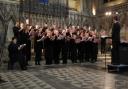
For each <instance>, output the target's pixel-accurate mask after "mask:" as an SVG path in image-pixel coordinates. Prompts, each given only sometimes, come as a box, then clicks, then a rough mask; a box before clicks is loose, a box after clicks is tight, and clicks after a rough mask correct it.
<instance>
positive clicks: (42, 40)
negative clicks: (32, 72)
mask: <svg viewBox="0 0 128 89" xmlns="http://www.w3.org/2000/svg"><path fill="white" fill-rule="evenodd" d="M13 32H14V38H13V39H12V42H11V44H10V45H9V48H8V49H9V57H10V61H9V66H11V68H13V65H14V63H15V61H17V60H19V63H20V65H21V68H22V69H26V68H27V67H26V66H27V65H28V61H29V60H31V47H33V48H34V54H35V65H40V61H41V58H42V57H41V56H42V49H43V50H44V51H43V52H44V56H45V61H46V65H50V64H59V63H60V60H62V61H63V64H67V60H69V59H70V60H71V61H72V63H77V62H80V63H83V62H96V61H97V54H98V38H97V32H96V31H95V30H93V29H92V30H90V29H89V27H88V26H84V27H81V28H80V27H79V26H77V27H75V26H68V27H65V28H64V29H62V28H60V27H57V26H56V25H53V26H51V27H48V26H47V24H45V25H44V27H43V28H41V27H37V26H36V27H34V26H29V25H26V26H24V25H23V24H22V25H21V26H19V25H18V24H16V26H14V27H13ZM16 41H17V42H16ZM13 46H14V47H13ZM17 55H18V56H17Z"/></svg>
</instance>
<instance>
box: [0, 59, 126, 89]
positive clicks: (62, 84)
mask: <svg viewBox="0 0 128 89" xmlns="http://www.w3.org/2000/svg"><path fill="white" fill-rule="evenodd" d="M101 65H102V66H101ZM103 67H104V62H100V61H98V62H97V63H95V64H92V63H83V64H68V65H52V66H45V65H43V64H42V65H41V66H35V65H34V63H31V66H29V68H28V70H26V71H20V70H17V69H16V70H13V71H8V70H6V69H4V70H3V69H2V70H1V72H0V76H1V77H2V79H4V80H5V81H7V82H5V83H1V84H0V89H128V75H127V73H126V74H115V73H108V72H107V71H106V70H105V69H103Z"/></svg>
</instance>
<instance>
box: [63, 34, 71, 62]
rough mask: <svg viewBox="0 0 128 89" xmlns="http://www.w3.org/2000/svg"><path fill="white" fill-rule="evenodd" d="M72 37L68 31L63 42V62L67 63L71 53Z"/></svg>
mask: <svg viewBox="0 0 128 89" xmlns="http://www.w3.org/2000/svg"><path fill="white" fill-rule="evenodd" d="M70 38H71V35H70V34H69V33H66V36H65V37H64V38H63V40H62V41H63V42H62V43H63V44H62V60H63V64H67V61H68V57H69V54H70V52H69V51H70Z"/></svg>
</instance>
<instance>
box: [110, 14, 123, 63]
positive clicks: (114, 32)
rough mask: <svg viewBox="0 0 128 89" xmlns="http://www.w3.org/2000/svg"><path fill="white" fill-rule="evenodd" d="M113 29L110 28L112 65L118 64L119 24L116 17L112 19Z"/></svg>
mask: <svg viewBox="0 0 128 89" xmlns="http://www.w3.org/2000/svg"><path fill="white" fill-rule="evenodd" d="M113 21H114V23H113V27H112V64H120V62H119V61H120V56H119V45H120V29H121V27H120V23H119V21H118V17H117V16H115V17H114V18H113Z"/></svg>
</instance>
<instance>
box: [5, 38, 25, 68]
mask: <svg viewBox="0 0 128 89" xmlns="http://www.w3.org/2000/svg"><path fill="white" fill-rule="evenodd" d="M24 46H26V45H25V44H23V45H20V46H19V45H18V44H17V39H16V38H15V37H13V38H12V41H11V43H10V44H9V46H8V51H9V62H8V69H13V66H14V64H15V62H17V61H18V62H19V64H20V66H21V69H22V70H24V69H26V68H25V67H24V62H23V60H22V54H21V51H22V49H23V48H24Z"/></svg>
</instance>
